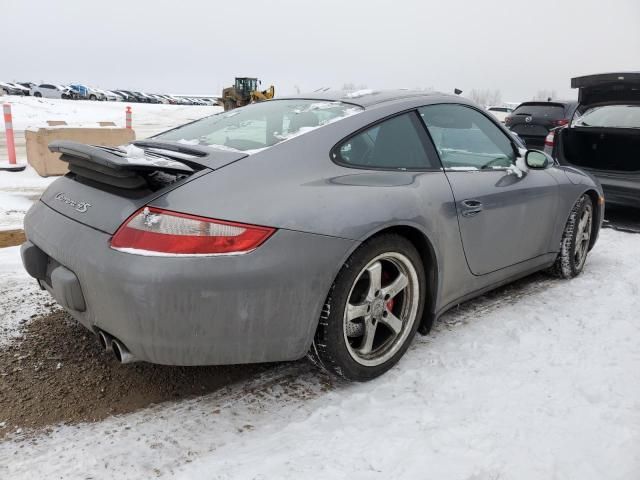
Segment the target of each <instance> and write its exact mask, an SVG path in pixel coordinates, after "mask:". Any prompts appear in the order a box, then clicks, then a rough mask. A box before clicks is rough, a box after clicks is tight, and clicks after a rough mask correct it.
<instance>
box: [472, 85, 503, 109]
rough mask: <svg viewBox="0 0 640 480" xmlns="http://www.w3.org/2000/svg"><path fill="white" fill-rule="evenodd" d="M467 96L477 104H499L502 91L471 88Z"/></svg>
mask: <svg viewBox="0 0 640 480" xmlns="http://www.w3.org/2000/svg"><path fill="white" fill-rule="evenodd" d="M469 98H470V99H471V100H473V101H474V102H476V103H477V104H479V105H483V106H485V107H486V106H489V105H501V104H502V93H501V92H500V90H498V89H495V90H489V89H484V90H478V89H475V88H474V89H473V90H471V92H469Z"/></svg>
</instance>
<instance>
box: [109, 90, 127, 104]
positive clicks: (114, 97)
mask: <svg viewBox="0 0 640 480" xmlns="http://www.w3.org/2000/svg"><path fill="white" fill-rule="evenodd" d="M105 93H106V94H107V99H108V100H111V101H113V102H124V99H125V97H124V95H122V94H120V93H116V92H114V91H113V90H105Z"/></svg>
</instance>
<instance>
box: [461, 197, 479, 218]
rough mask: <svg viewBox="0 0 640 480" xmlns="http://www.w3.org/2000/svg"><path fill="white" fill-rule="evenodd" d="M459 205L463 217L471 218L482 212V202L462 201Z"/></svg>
mask: <svg viewBox="0 0 640 480" xmlns="http://www.w3.org/2000/svg"><path fill="white" fill-rule="evenodd" d="M460 204H461V205H462V209H461V212H462V216H463V217H473V216H475V215H477V214H479V213H480V212H481V211H482V202H479V201H478V200H463V201H462V202H460Z"/></svg>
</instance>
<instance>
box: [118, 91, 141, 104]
mask: <svg viewBox="0 0 640 480" xmlns="http://www.w3.org/2000/svg"><path fill="white" fill-rule="evenodd" d="M114 92H115V93H117V94H118V95H120V96H121V97H122V98H123V99H124V101H125V102H135V101H137V100H136V97H135V96H134V95H133V94H132V93H131V92H127V91H126V90H114Z"/></svg>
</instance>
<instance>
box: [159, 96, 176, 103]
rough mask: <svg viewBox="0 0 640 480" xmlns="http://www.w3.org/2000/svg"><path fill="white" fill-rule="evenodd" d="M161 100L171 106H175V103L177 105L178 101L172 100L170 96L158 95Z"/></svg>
mask: <svg viewBox="0 0 640 480" xmlns="http://www.w3.org/2000/svg"><path fill="white" fill-rule="evenodd" d="M160 96H161V97H162V98H164V99H165V100H166V101H167V103H169V104H171V105H175V104H176V103H178V101H177V100H176V99H175V98H173V97H172V96H171V95H160Z"/></svg>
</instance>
